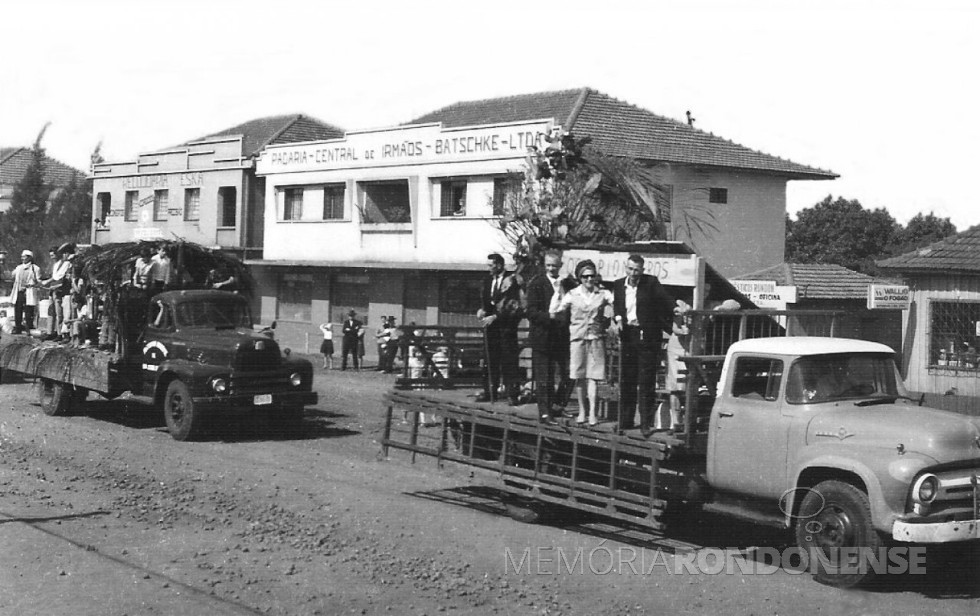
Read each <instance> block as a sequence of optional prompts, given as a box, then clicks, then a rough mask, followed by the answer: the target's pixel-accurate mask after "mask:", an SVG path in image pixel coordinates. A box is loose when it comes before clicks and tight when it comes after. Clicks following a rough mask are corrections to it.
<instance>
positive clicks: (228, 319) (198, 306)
mask: <svg viewBox="0 0 980 616" xmlns="http://www.w3.org/2000/svg"><path fill="white" fill-rule="evenodd" d="M176 313H177V326H178V327H213V328H218V329H222V328H226V329H233V328H236V327H244V328H249V329H250V328H251V327H252V316H251V314H250V313H249V310H248V305H247V304H246V303H245V302H242V301H237V300H236V299H234V298H228V299H224V298H221V299H215V298H209V299H202V300H197V301H188V302H181V303H179V304H177V310H176Z"/></svg>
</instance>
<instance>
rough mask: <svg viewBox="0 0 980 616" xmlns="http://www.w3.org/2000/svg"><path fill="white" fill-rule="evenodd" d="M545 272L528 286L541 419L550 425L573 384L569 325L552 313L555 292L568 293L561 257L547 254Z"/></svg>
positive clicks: (533, 357) (559, 411)
mask: <svg viewBox="0 0 980 616" xmlns="http://www.w3.org/2000/svg"><path fill="white" fill-rule="evenodd" d="M544 270H545V271H544V273H543V274H538V275H537V276H535V277H534V278H532V279H531V282H529V283H528V285H527V310H526V316H527V320H528V323H529V324H530V331H529V332H528V343H529V344H530V345H531V368H532V370H533V371H534V383H535V387H536V397H537V399H538V420H539V421H541V422H542V423H547V422H549V421H551V420H552V419H553V418H555V417H558V416H561V410H560V407H564V406H565V403H566V401H567V397H568V391H569V389H570V386H571V381H570V379H569V378H568V323H566V322H563V321H562V320H560V319H553V318H551V314H550V310H549V308H550V306H551V300H552V298H553V297H554V295H555V293H558V294H559V295H560V294H562V293H564V291H565V289H564V288H563V286H562V283H563V281H562V279H561V278H559V277H558V272H559V271H560V270H561V255H560V254H558V253H557V252H548V253H546V254H545V256H544ZM556 381H557V389H556V388H555V383H556ZM556 407H558V408H556Z"/></svg>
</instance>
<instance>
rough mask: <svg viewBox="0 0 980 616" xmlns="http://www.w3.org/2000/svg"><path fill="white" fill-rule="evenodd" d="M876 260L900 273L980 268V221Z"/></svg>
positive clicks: (975, 269)
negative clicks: (950, 234)
mask: <svg viewBox="0 0 980 616" xmlns="http://www.w3.org/2000/svg"><path fill="white" fill-rule="evenodd" d="M877 264H878V267H880V268H881V269H883V270H891V271H894V272H898V273H906V272H937V271H945V272H953V271H955V272H970V273H977V272H980V225H977V226H974V227H970V228H969V229H967V230H965V231H963V232H961V233H957V234H956V235H952V236H950V237H947V238H945V239H942V240H940V241H938V242H934V243H932V244H929V245H928V246H926V247H924V248H917V249H916V250H913V251H911V252H907V253H905V254H902V255H898V256H897V257H891V258H890V259H883V260H881V261H878V262H877Z"/></svg>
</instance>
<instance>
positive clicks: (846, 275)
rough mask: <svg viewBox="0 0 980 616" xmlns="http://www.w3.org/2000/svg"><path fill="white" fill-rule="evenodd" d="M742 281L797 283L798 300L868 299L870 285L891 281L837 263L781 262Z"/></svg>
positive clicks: (782, 284)
mask: <svg viewBox="0 0 980 616" xmlns="http://www.w3.org/2000/svg"><path fill="white" fill-rule="evenodd" d="M738 279H739V280H774V281H776V284H777V285H779V286H793V285H795V286H796V289H797V298H798V299H801V300H802V299H864V298H866V297H867V296H868V285H869V284H874V283H882V284H887V283H888V282H891V281H887V280H884V279H879V278H873V277H872V276H868V275H867V274H862V273H861V272H856V271H854V270H852V269H848V268H846V267H843V266H841V265H836V264H833V263H781V264H779V265H775V266H773V267H770V268H767V269H764V270H760V271H758V272H752V273H751V274H743V275H741V276H738Z"/></svg>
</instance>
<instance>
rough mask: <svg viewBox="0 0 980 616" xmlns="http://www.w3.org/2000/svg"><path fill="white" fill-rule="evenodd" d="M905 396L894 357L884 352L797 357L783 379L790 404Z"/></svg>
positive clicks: (905, 392)
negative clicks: (787, 374)
mask: <svg viewBox="0 0 980 616" xmlns="http://www.w3.org/2000/svg"><path fill="white" fill-rule="evenodd" d="M907 397H908V392H907V391H906V389H905V386H904V385H903V384H902V381H901V379H900V378H899V376H898V371H897V370H896V368H895V361H894V360H893V358H892V357H891V355H888V354H884V353H838V354H832V355H812V356H809V357H801V358H800V359H798V360H796V361H795V362H793V365H792V366H791V367H790V370H789V379H788V380H787V383H786V401H787V402H789V403H790V404H813V403H817V402H835V401H838V400H851V399H854V398H907Z"/></svg>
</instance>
